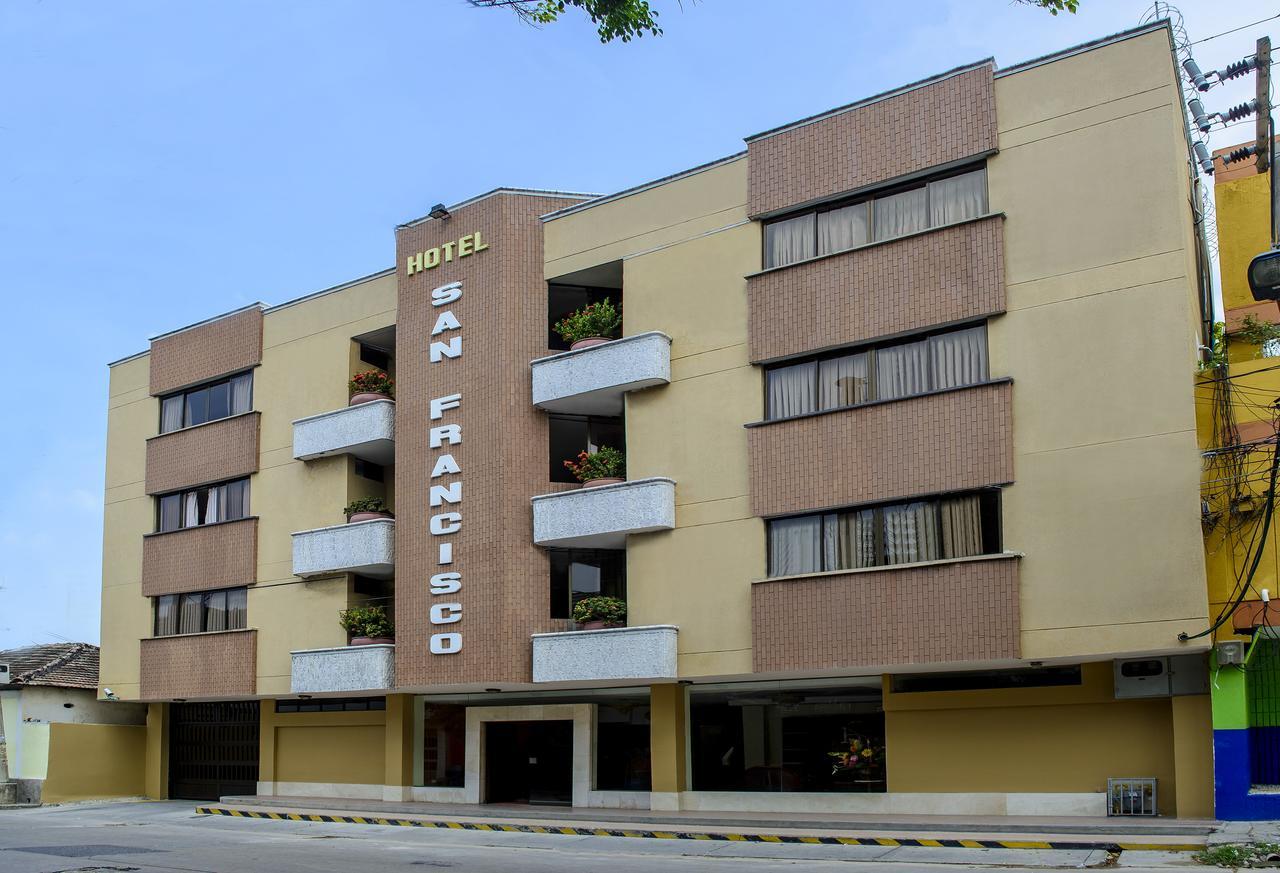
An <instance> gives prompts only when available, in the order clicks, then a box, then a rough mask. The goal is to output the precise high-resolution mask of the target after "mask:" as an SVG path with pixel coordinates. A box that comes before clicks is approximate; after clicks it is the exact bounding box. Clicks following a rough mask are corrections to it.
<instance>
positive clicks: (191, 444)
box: [146, 412, 261, 494]
mask: <svg viewBox="0 0 1280 873" xmlns="http://www.w3.org/2000/svg"><path fill="white" fill-rule="evenodd" d="M260 418H261V413H258V412H249V413H246V414H244V415H236V416H232V417H231V418H224V419H221V420H220V421H211V422H209V423H208V424H202V425H198V426H196V427H191V428H187V429H186V430H176V431H174V432H173V433H166V434H161V435H160V436H155V437H152V438H151V439H149V440H147V482H146V487H147V493H148V494H163V493H165V492H167V491H175V490H177V489H179V488H188V487H191V486H194V485H203V484H205V483H206V482H220V481H223V480H225V479H235V478H238V477H240V476H248V475H249V474H250V473H256V472H257V471H258V425H259V419H260Z"/></svg>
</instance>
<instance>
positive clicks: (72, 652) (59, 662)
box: [0, 643, 98, 689]
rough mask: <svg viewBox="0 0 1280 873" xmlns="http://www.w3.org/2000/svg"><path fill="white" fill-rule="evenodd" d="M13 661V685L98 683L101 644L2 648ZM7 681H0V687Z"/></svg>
mask: <svg viewBox="0 0 1280 873" xmlns="http://www.w3.org/2000/svg"><path fill="white" fill-rule="evenodd" d="M0 664H8V665H9V685H10V686H13V685H53V686H56V687H58V688H95V689H96V688H97V687H98V647H97V646H94V645H90V644H89V643H49V644H47V645H43V646H24V647H22V648H20V649H8V650H5V651H0ZM2 686H3V683H0V687H2Z"/></svg>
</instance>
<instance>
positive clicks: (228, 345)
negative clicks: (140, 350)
mask: <svg viewBox="0 0 1280 873" xmlns="http://www.w3.org/2000/svg"><path fill="white" fill-rule="evenodd" d="M261 362H262V310H261V309H258V308H257V307H254V308H253V309H246V310H243V311H242V312H236V313H233V314H231V315H226V316H223V317H222V318H219V319H216V320H214V321H210V322H208V323H207V324H202V325H200V326H198V327H193V328H189V329H188V330H184V331H180V332H179V333H175V334H172V335H170V336H165V337H161V338H160V339H158V340H155V341H154V342H153V343H151V393H152V394H153V395H155V394H167V393H169V392H170V391H176V390H177V389H179V388H185V387H186V386H188V385H194V384H196V383H198V382H205V381H208V380H209V379H216V378H218V377H219V376H225V375H227V374H228V373H234V372H236V371H237V370H244V369H247V368H249V367H252V366H254V365H256V364H259V363H261Z"/></svg>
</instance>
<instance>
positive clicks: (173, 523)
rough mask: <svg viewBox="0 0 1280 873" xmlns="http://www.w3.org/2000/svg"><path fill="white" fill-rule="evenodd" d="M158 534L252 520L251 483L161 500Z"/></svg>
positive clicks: (194, 490) (214, 487)
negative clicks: (250, 511)
mask: <svg viewBox="0 0 1280 873" xmlns="http://www.w3.org/2000/svg"><path fill="white" fill-rule="evenodd" d="M157 516H158V517H157V520H156V530H158V531H160V532H165V531H171V530H180V529H182V528H186V527H198V526H200V525H202V524H213V523H215V522H219V521H235V520H236V519H238V518H247V517H248V516H249V480H248V479H235V480H232V481H231V482H223V483H222V484H220V485H204V486H201V487H199V488H191V489H189V490H187V491H181V492H178V493H176V494H165V495H163V496H162V497H160V498H159V499H158V512H157Z"/></svg>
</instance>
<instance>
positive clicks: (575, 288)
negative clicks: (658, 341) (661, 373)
mask: <svg viewBox="0 0 1280 873" xmlns="http://www.w3.org/2000/svg"><path fill="white" fill-rule="evenodd" d="M619 275H621V274H619ZM606 297H607V298H609V299H610V300H611V301H613V305H614V306H616V307H617V308H618V310H619V311H621V310H622V289H621V288H591V287H587V286H585V285H557V284H554V283H548V285H547V348H549V349H554V350H555V351H559V352H563V351H568V349H569V343H567V342H565V341H564V340H562V339H561V338H560V334H558V333H556V323H557V322H559V321H560V319H562V318H564V317H565V316H566V315H568V314H570V313H571V312H577V311H578V310H579V309H581V308H582V307H584V306H586V305H587V304H588V303H599V302H600V301H601V300H604V299H605V298H606ZM619 336H621V334H619Z"/></svg>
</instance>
